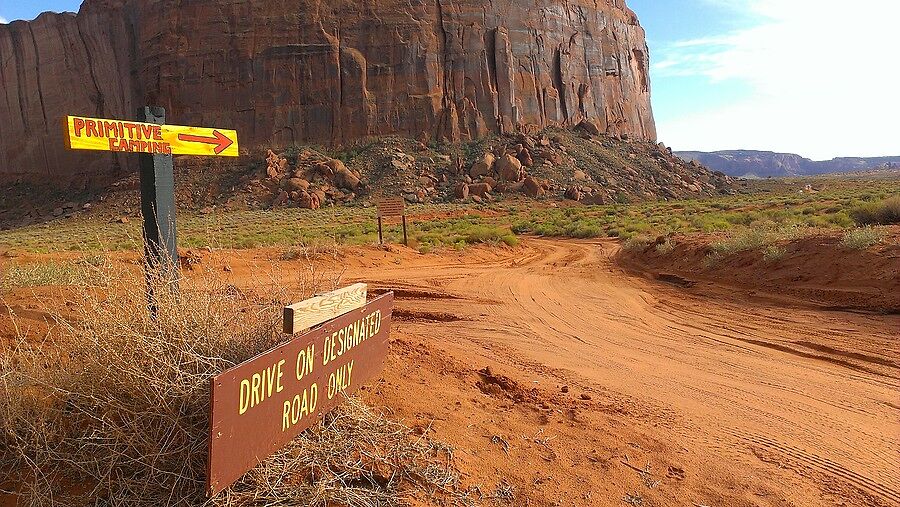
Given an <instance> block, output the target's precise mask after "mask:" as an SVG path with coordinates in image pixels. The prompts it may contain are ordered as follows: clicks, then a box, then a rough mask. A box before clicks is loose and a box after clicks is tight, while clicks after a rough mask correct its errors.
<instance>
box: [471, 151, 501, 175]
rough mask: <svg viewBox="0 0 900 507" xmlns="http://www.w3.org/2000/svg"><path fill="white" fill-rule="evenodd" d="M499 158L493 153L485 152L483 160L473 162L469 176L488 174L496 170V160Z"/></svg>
mask: <svg viewBox="0 0 900 507" xmlns="http://www.w3.org/2000/svg"><path fill="white" fill-rule="evenodd" d="M496 160H497V158H496V157H494V154H493V153H485V154H484V156H482V157H481V160H479V161H478V162H475V163H474V164H472V168H471V169H469V176H471V177H472V178H474V179H477V178H480V177H482V176H488V175H490V174H492V173H493V172H494V162H495V161H496Z"/></svg>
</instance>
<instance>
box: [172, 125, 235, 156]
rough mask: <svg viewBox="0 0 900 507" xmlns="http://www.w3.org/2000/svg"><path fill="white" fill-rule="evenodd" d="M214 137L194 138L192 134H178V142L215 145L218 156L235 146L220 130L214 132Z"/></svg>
mask: <svg viewBox="0 0 900 507" xmlns="http://www.w3.org/2000/svg"><path fill="white" fill-rule="evenodd" d="M213 136H215V137H203V136H194V135H190V134H178V140H179V141H184V142H188V143H204V144H215V145H216V149H215V153H216V155H219V154H221V153H222V152H223V151H225V150H227V149H228V147H229V146H231V145H232V144H234V141H232V140H231V139H230V138H229V137H228V136H226V135H225V134H223V133H221V132H219V131H218V130H214V131H213Z"/></svg>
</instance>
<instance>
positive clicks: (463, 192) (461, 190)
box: [453, 183, 469, 199]
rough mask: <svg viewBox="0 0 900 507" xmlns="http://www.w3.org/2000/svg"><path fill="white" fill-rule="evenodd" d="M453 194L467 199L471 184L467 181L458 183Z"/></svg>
mask: <svg viewBox="0 0 900 507" xmlns="http://www.w3.org/2000/svg"><path fill="white" fill-rule="evenodd" d="M453 196H454V197H456V198H457V199H465V198H467V197H469V185H468V184H466V183H460V184H459V185H456V188H454V189H453Z"/></svg>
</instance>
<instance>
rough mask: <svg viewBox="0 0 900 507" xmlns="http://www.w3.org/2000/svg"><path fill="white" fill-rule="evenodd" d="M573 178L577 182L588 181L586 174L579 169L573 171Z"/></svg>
mask: <svg viewBox="0 0 900 507" xmlns="http://www.w3.org/2000/svg"><path fill="white" fill-rule="evenodd" d="M573 177H574V178H575V179H576V180H578V181H587V180H588V179H589V178H588V175H587V173H586V172H584V171H582V170H581V169H575V174H574V175H573Z"/></svg>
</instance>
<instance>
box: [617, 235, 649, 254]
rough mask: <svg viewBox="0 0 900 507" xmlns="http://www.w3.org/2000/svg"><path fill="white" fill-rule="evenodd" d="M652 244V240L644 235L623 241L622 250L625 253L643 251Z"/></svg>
mask: <svg viewBox="0 0 900 507" xmlns="http://www.w3.org/2000/svg"><path fill="white" fill-rule="evenodd" d="M652 242H653V238H651V237H650V236H645V235H637V236H632V237H629V238H628V239H627V240H625V243H624V244H623V245H622V248H623V249H625V250H626V251H643V250H646V248H647V247H648V246H649V245H650V243H652Z"/></svg>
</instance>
